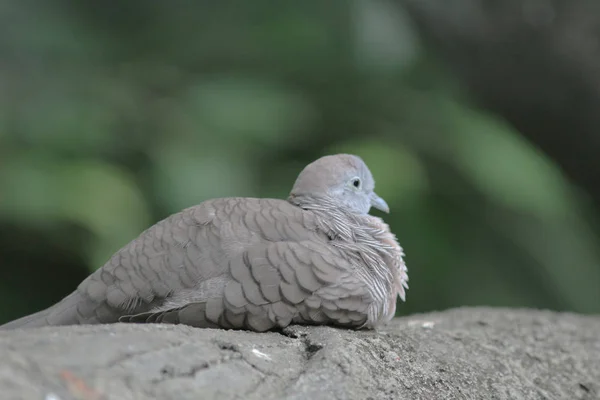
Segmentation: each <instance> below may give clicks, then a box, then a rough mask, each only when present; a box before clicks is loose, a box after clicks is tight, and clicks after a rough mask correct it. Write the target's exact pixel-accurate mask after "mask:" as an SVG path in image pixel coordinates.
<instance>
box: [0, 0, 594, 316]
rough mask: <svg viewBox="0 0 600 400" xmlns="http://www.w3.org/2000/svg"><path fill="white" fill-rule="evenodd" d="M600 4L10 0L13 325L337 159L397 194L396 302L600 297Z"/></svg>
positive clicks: (8, 249) (3, 153)
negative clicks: (598, 8) (141, 250)
mask: <svg viewBox="0 0 600 400" xmlns="http://www.w3.org/2000/svg"><path fill="white" fill-rule="evenodd" d="M500 3H502V4H500ZM534 3H535V4H534ZM528 4H529V5H528ZM531 4H533V6H531ZM586 7H595V6H593V5H592V3H590V2H586V1H572V2H567V1H563V2H560V1H543V0H539V1H536V2H517V1H512V0H511V1H508V0H507V1H506V2H494V1H485V0H481V1H475V0H471V1H466V0H464V1H458V0H447V1H446V0H439V1H435V0H428V1H419V2H417V1H408V0H406V1H385V0H369V1H366V0H363V1H361V0H344V1H342V0H337V1H333V0H332V1H316V0H315V1H302V2H298V1H280V2H269V1H262V0H255V1H241V0H240V1H214V2H211V1H193V2H192V1H173V2H165V1H141V0H130V1H127V2H116V1H107V2H92V1H77V2H74V1H45V0H23V1H21V2H16V1H13V2H2V3H1V4H0V322H3V321H6V320H9V319H13V318H16V317H18V316H21V315H24V314H26V313H30V312H33V311H36V310H38V309H41V308H44V307H46V306H49V305H51V304H52V303H54V302H56V301H58V300H60V299H61V298H62V297H63V296H65V295H67V294H68V293H70V292H71V291H72V290H73V289H74V288H75V287H76V286H77V284H78V283H79V282H80V281H81V280H82V279H83V278H85V276H87V275H88V274H89V273H90V272H91V271H93V270H95V269H96V268H98V267H100V266H101V265H102V264H103V263H104V262H105V261H106V260H107V259H108V258H109V257H110V256H111V255H112V254H113V253H114V252H115V251H117V250H118V249H119V248H120V247H122V246H123V245H125V244H126V243H127V242H128V241H130V240H132V239H133V238H135V237H136V236H137V235H138V234H139V233H140V232H141V231H142V230H144V229H145V228H147V227H148V226H150V225H152V224H154V223H155V222H157V221H158V220H160V219H162V218H164V217H166V216H168V215H169V214H171V213H174V212H177V211H179V210H180V209H182V208H184V207H188V206H191V205H193V204H197V203H199V202H201V201H203V200H206V199H209V198H214V197H220V196H260V197H278V198H285V197H286V196H287V194H288V192H289V190H290V188H291V185H292V184H293V182H294V179H295V178H296V176H297V174H298V172H299V171H300V170H301V169H302V167H303V166H304V165H306V164H307V163H308V162H310V161H312V160H314V159H316V158H317V157H320V156H322V155H325V154H330V153H335V152H351V153H354V154H357V155H359V156H361V157H362V158H363V159H364V160H365V161H366V162H367V164H368V165H369V166H370V168H371V170H372V172H373V174H374V176H375V179H376V181H377V191H378V193H379V194H380V195H381V196H382V197H384V198H385V199H386V200H387V202H388V203H389V205H390V207H391V210H392V211H391V214H389V215H381V214H378V213H377V212H376V211H375V212H374V213H377V215H379V216H383V217H384V219H385V220H386V221H387V222H388V223H389V224H390V226H391V227H392V230H393V231H394V232H395V233H396V235H397V236H398V238H399V240H400V243H401V244H402V246H403V247H404V249H405V251H406V254H407V256H406V261H407V265H408V268H409V276H410V290H409V291H408V295H407V302H406V303H405V304H402V305H400V306H399V307H398V314H399V315H405V314H409V313H414V312H421V311H429V310H434V309H444V308H448V307H454V306H461V305H492V306H510V307H541V308H549V309H554V310H569V311H575V312H582V313H597V312H600V230H599V229H598V216H599V212H600V193H599V191H600V161H598V160H597V159H596V157H595V154H596V152H597V150H598V149H600V137H598V135H600V133H598V132H600V121H599V117H598V115H597V114H598V113H597V110H598V107H600V95H598V91H600V84H596V83H597V82H596V81H597V79H598V78H597V74H596V73H595V72H594V71H597V70H598V69H597V68H596V69H594V67H598V66H600V61H599V60H598V57H599V55H598V54H596V53H598V51H597V49H596V50H595V52H589V51H587V50H589V48H590V47H589V46H590V43H591V42H589V41H587V40H588V39H590V38H592V39H593V38H594V35H597V34H600V33H597V32H596V31H597V30H590V29H586V26H587V27H589V26H591V25H590V24H592V25H593V22H594V20H593V18H600V17H595V15H600V13H595V14H594V13H592V12H587V11H589V10H588V9H586ZM582 10H583V11H582ZM590 15H591V16H590ZM586 24H587V25H586ZM594 43H597V42H594ZM586 46H587V47H586ZM563 50H564V51H563ZM595 63H596V64H595Z"/></svg>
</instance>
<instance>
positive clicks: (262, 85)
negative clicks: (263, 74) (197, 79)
mask: <svg viewBox="0 0 600 400" xmlns="http://www.w3.org/2000/svg"><path fill="white" fill-rule="evenodd" d="M188 96H189V97H188V99H186V103H187V102H188V101H189V104H187V109H188V110H189V113H190V115H193V116H195V118H197V119H199V120H201V122H202V123H203V124H206V125H207V126H208V127H209V128H211V129H212V130H214V131H215V132H219V133H221V134H223V135H224V136H225V137H229V138H238V137H239V135H245V136H246V137H247V138H255V139H260V140H261V141H265V140H269V141H273V140H276V141H286V140H289V139H294V137H293V135H294V133H299V132H302V131H305V130H306V129H308V128H309V127H310V126H311V124H312V122H313V119H314V110H313V109H312V107H311V105H310V104H309V103H308V101H307V99H306V98H303V97H302V96H301V95H300V94H299V93H297V92H295V91H294V90H292V89H291V88H286V87H284V86H281V85H278V84H276V83H275V82H270V81H263V80H260V79H258V78H254V79H252V78H243V77H240V76H222V77H215V78H213V79H212V80H207V81H204V82H201V83H199V84H198V85H196V86H195V87H194V88H193V89H191V90H190V91H189V92H188Z"/></svg>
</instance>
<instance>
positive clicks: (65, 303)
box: [0, 154, 408, 331]
mask: <svg viewBox="0 0 600 400" xmlns="http://www.w3.org/2000/svg"><path fill="white" fill-rule="evenodd" d="M374 186H375V182H374V180H373V177H372V175H371V172H370V171H369V169H368V168H367V166H366V165H365V163H364V162H363V161H362V160H361V159H360V158H359V157H357V156H353V155H348V154H338V155H333V156H325V157H322V158H320V159H318V160H316V161H314V162H313V163H311V164H309V165H308V166H306V167H305V168H304V170H303V171H302V172H301V173H300V175H299V176H298V178H297V180H296V182H295V184H294V186H293V188H292V191H291V193H290V196H289V198H288V199H287V201H286V200H278V199H257V198H221V199H214V200H208V201H205V202H203V203H201V204H199V205H196V206H193V207H190V208H188V209H185V210H183V211H181V212H179V213H177V214H174V215H172V216H170V217H168V218H166V219H165V220H163V221H161V222H159V223H157V224H156V225H154V226H152V227H151V228H149V229H147V230H146V231H145V232H143V233H142V234H141V235H140V236H139V237H138V238H136V239H135V240H133V241H132V242H130V243H129V244H127V245H126V246H125V247H123V248H122V249H121V250H119V251H118V252H117V253H116V254H115V255H114V256H113V257H112V258H111V259H110V260H109V261H108V262H107V263H106V264H105V265H104V266H103V267H101V268H100V269H98V270H97V271H96V272H94V273H93V274H91V275H90V276H89V277H88V278H86V279H85V280H84V281H83V282H82V283H81V284H80V285H79V286H78V288H77V289H76V290H75V291H74V292H73V293H71V294H70V295H68V296H67V297H65V298H64V299H63V300H62V301H60V302H59V303H57V304H55V305H53V306H51V307H50V308H48V309H46V310H43V311H40V312H38V313H36V314H32V315H29V316H26V317H23V318H21V319H18V320H15V321H12V322H9V323H8V324H5V325H2V326H1V327H0V328H4V329H12V328H21V327H36V326H45V325H71V324H97V323H114V322H146V323H148V322H162V323H181V324H186V325H191V326H197V327H212V328H233V329H250V330H254V331H265V330H269V329H272V328H276V327H285V326H287V325H289V324H290V323H301V324H331V325H338V326H345V327H349V328H362V327H365V328H374V327H376V326H377V325H378V324H380V323H382V322H386V321H388V320H389V319H391V318H392V317H393V315H394V313H395V310H396V299H397V297H398V296H400V298H401V299H402V300H404V296H405V288H408V286H407V281H408V276H407V269H406V266H405V264H404V261H403V256H404V254H403V251H402V248H401V247H400V245H399V244H398V242H397V241H396V237H395V236H394V234H392V233H391V232H390V230H389V227H388V226H387V225H386V224H385V223H384V222H383V220H381V219H380V218H377V217H374V216H371V215H369V214H368V212H369V210H370V208H371V207H376V208H379V209H381V210H383V211H385V212H388V211H389V210H388V206H387V204H386V203H385V201H383V199H381V198H380V197H378V196H377V195H376V194H375V192H374Z"/></svg>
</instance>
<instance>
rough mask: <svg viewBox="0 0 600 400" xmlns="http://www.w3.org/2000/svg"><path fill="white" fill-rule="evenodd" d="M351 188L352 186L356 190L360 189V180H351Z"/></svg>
mask: <svg viewBox="0 0 600 400" xmlns="http://www.w3.org/2000/svg"><path fill="white" fill-rule="evenodd" d="M352 186H354V187H355V188H357V189H358V188H359V187H360V179H358V178H354V179H352Z"/></svg>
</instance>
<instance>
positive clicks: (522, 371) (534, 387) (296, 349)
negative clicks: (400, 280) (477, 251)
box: [0, 308, 600, 400]
mask: <svg viewBox="0 0 600 400" xmlns="http://www.w3.org/2000/svg"><path fill="white" fill-rule="evenodd" d="M0 398H1V399H7V400H8V399H11V400H12V399H32V400H33V399H36V400H66V399H83V400H103V399H119V400H120V399H123V400H125V399H160V400H171V399H173V400H186V399H194V400H198V399H249V400H251V399H260V400H268V399H298V400H300V399H549V400H555V399H566V400H567V399H568V400H574V399H600V317H598V316H581V315H575V314H566V313H554V312H549V311H536V310H510V309H489V308H461V309H453V310H448V311H444V312H438V313H429V314H421V315H414V316H410V317H405V318H397V319H394V320H393V321H392V322H391V323H390V324H388V325H387V326H386V327H385V328H383V329H380V330H379V331H377V332H373V331H361V332H356V331H350V330H341V329H335V328H330V327H307V326H292V327H289V328H287V329H285V330H284V331H282V332H269V333H251V332H245V331H223V330H216V329H197V328H190V327H186V326H173V325H133V324H115V325H96V326H72V327H68V326H67V327H45V328H35V329H29V330H16V331H3V332H0Z"/></svg>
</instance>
